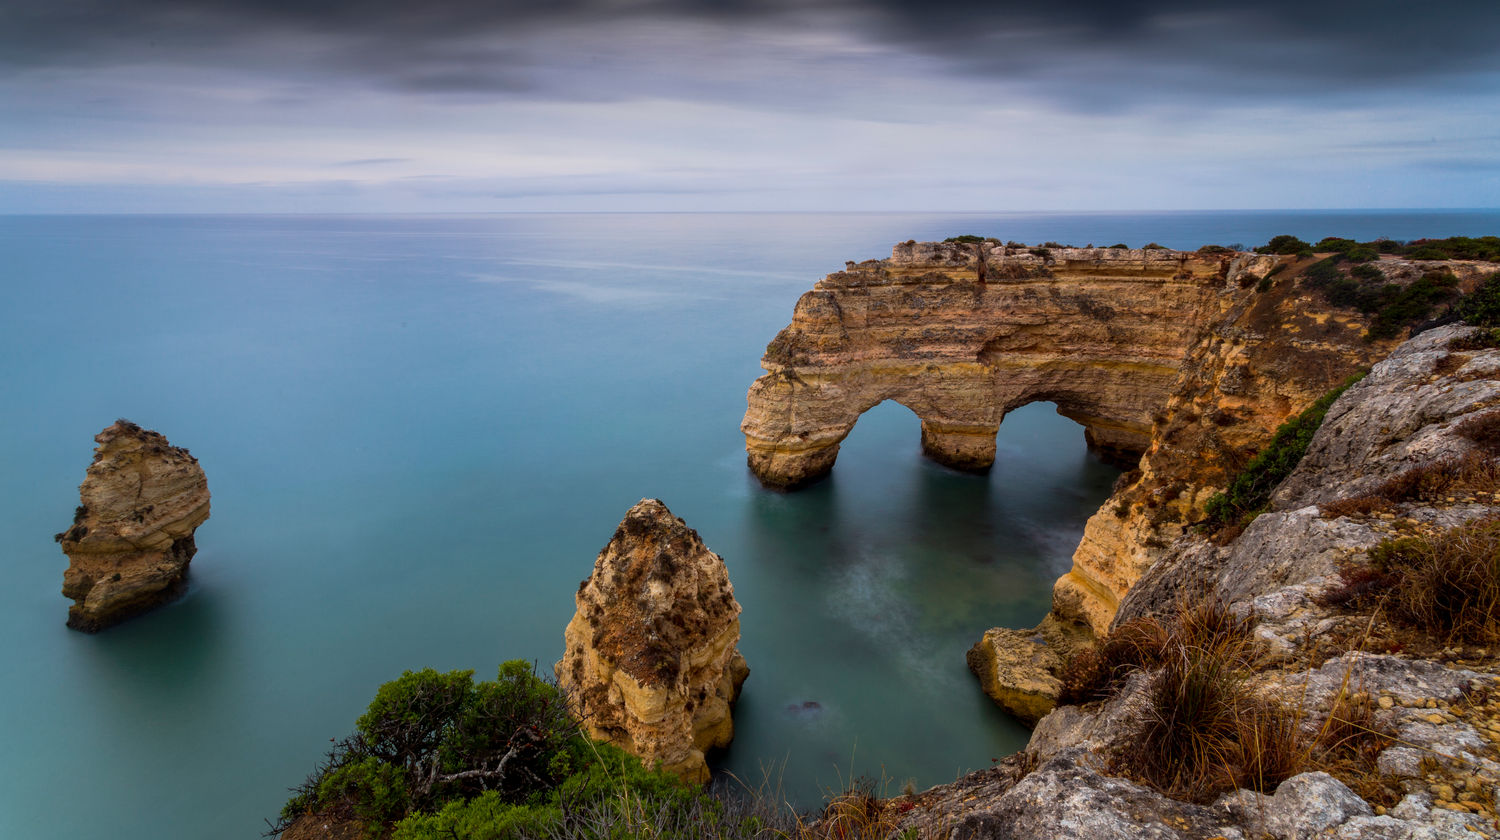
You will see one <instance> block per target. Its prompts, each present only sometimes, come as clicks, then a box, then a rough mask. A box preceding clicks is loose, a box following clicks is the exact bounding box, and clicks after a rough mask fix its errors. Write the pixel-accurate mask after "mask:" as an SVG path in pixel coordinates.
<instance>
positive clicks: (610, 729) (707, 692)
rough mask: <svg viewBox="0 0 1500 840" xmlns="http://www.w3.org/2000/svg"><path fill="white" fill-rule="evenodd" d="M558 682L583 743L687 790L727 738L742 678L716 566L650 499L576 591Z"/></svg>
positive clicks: (733, 608) (725, 576)
mask: <svg viewBox="0 0 1500 840" xmlns="http://www.w3.org/2000/svg"><path fill="white" fill-rule="evenodd" d="M575 600H576V602H577V604H578V611H577V612H576V613H575V614H574V616H573V620H572V621H571V622H569V623H568V629H567V631H566V633H565V635H564V641H565V642H566V651H565V653H564V654H563V658H562V661H560V662H558V663H557V668H556V670H557V680H558V684H559V685H560V686H562V688H563V690H564V691H566V692H567V693H568V694H569V696H570V697H572V698H573V701H574V702H575V703H576V704H577V705H578V712H579V714H580V715H581V717H582V719H583V720H584V721H585V724H586V725H587V726H588V729H589V734H590V735H592V736H593V737H595V738H598V739H600V740H604V741H608V742H610V743H612V744H615V745H617V746H619V747H620V748H622V749H624V750H626V751H627V752H630V753H632V754H633V755H636V756H639V757H640V758H641V759H642V760H643V761H645V762H646V763H647V764H648V765H651V764H654V763H655V762H658V761H659V762H661V766H662V769H664V770H667V771H669V772H671V773H675V774H677V775H678V776H679V777H681V778H682V779H683V780H685V781H688V782H692V783H702V782H706V781H708V776H709V773H708V765H707V764H706V763H705V762H704V758H703V755H704V752H705V751H707V750H709V749H712V748H714V747H726V746H728V745H729V742H730V740H731V739H732V738H733V737H734V721H733V720H732V719H731V717H730V708H731V706H732V705H733V703H734V701H735V699H736V698H737V697H738V696H739V692H740V685H741V684H742V683H744V681H745V677H747V676H749V674H750V668H749V666H747V665H746V664H745V659H744V657H742V656H740V653H739V651H738V650H737V649H736V648H735V645H736V644H737V643H738V642H739V638H740V619H739V616H740V605H739V602H737V601H736V600H735V599H734V587H733V586H731V585H730V583H729V572H728V570H727V569H725V567H724V559H723V558H721V557H720V556H719V555H717V554H715V553H713V552H712V551H710V550H709V549H708V547H707V546H705V545H704V544H703V540H702V539H700V538H699V537H698V532H697V531H694V530H693V529H692V528H689V527H688V526H687V524H686V523H684V522H683V521H682V520H681V519H678V518H677V517H676V516H673V515H672V512H671V511H670V510H668V509H667V506H666V505H664V504H662V502H661V501H660V500H658V499H642V500H641V501H640V502H639V503H637V504H636V505H635V506H634V507H632V508H631V509H630V512H629V513H626V514H625V518H624V519H623V520H621V522H620V526H619V527H618V528H617V529H615V534H614V536H613V537H612V538H610V541H609V544H608V545H606V546H605V547H604V550H603V551H600V552H599V556H598V558H597V559H596V560H595V561H594V572H593V574H592V575H590V576H589V577H588V578H587V579H586V580H584V581H583V582H582V583H581V584H580V585H579V587H578V594H577V596H576V598H575Z"/></svg>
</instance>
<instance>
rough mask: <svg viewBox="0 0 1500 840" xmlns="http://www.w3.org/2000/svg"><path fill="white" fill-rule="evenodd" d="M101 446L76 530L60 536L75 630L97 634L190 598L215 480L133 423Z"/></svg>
mask: <svg viewBox="0 0 1500 840" xmlns="http://www.w3.org/2000/svg"><path fill="white" fill-rule="evenodd" d="M94 440H95V442H97V443H98V444H99V445H98V447H97V448H95V450H94V462H93V463H92V464H90V465H89V469H88V474H87V475H86V476H85V477H84V479H83V484H81V485H79V487H78V496H79V502H80V503H79V505H78V510H77V512H76V513H75V514H74V517H73V525H72V527H70V528H68V530H66V531H64V532H62V533H61V534H58V535H57V541H58V542H59V543H61V544H62V550H63V553H64V554H67V555H68V560H69V563H68V570H67V571H66V572H64V573H63V590H62V591H63V594H64V595H66V596H67V597H69V598H72V599H73V601H74V602H75V603H74V604H73V606H71V607H69V608H68V626H69V627H72V628H73V629H75V630H83V631H85V632H88V633H94V632H97V631H99V630H103V629H104V628H106V627H109V626H110V625H113V624H118V623H119V622H121V621H124V620H125V619H127V618H131V617H132V616H136V615H140V614H141V613H143V612H146V611H148V610H151V609H153V608H155V607H157V606H159V605H161V604H164V603H166V602H168V601H170V600H172V599H173V598H175V597H177V596H178V595H180V594H182V590H183V587H184V583H185V580H186V576H187V567H188V562H189V561H191V560H192V559H193V554H194V553H196V552H197V550H198V549H197V546H196V545H194V543H193V532H194V531H196V530H197V528H198V526H199V525H201V524H203V521H204V520H206V519H208V513H209V510H208V508H209V496H208V480H207V479H206V478H205V477H204V475H203V469H202V468H201V467H199V466H198V459H197V458H194V457H193V456H192V455H191V454H189V453H188V451H187V450H186V449H183V448H182V447H179V446H173V445H171V444H170V443H168V442H167V439H166V438H165V437H163V436H161V435H160V434H158V433H156V432H153V431H150V430H147V429H142V428H141V427H140V426H137V425H136V424H134V423H131V422H129V421H127V420H118V421H116V422H115V424H114V425H112V426H110V427H109V428H107V429H105V430H104V431H102V432H100V433H99V434H97V435H95V436H94Z"/></svg>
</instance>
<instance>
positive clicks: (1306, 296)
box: [741, 240, 1493, 667]
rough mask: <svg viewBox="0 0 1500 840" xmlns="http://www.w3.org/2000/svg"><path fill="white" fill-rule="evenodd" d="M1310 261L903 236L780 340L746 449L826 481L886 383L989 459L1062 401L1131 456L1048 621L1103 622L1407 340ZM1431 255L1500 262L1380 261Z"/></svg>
mask: <svg viewBox="0 0 1500 840" xmlns="http://www.w3.org/2000/svg"><path fill="white" fill-rule="evenodd" d="M1313 262H1314V260H1312V259H1301V260H1299V259H1298V258H1295V257H1278V256H1270V255H1260V254H1251V253H1241V252H1233V251H1226V250H1224V249H1217V250H1213V249H1209V250H1205V251H1197V252H1182V251H1172V250H1167V249H1142V250H1135V249H1123V248H1026V247H1012V246H1007V245H1003V244H1001V243H999V242H996V241H994V240H986V241H984V242H980V243H956V242H944V243H931V242H924V243H918V242H907V243H904V244H901V245H897V246H896V247H895V248H894V249H893V251H892V255H891V257H890V259H886V260H870V261H866V262H863V263H858V264H856V263H848V264H847V265H846V268H845V270H844V271H841V272H835V273H833V274H830V275H828V276H827V277H825V278H824V279H823V280H821V281H820V282H818V283H817V284H816V285H815V286H814V288H813V290H812V291H810V292H807V293H806V294H804V295H803V296H802V298H801V299H800V300H799V301H798V302H797V305H796V309H795V310H794V313H793V317H792V323H791V324H790V325H789V326H788V327H786V329H784V330H782V331H781V333H780V334H778V335H777V336H776V338H775V339H774V340H773V341H772V342H771V343H770V345H769V346H768V347H767V348H766V353H765V356H764V357H763V358H762V360H761V366H762V367H763V368H765V370H766V374H765V375H764V376H762V377H761V378H760V379H758V380H756V381H755V383H754V384H753V385H752V386H751V388H750V391H749V395H748V408H747V410H746V412H745V418H744V422H743V423H742V426H741V429H742V430H743V431H744V433H745V446H746V451H747V459H748V463H749V466H750V469H751V470H752V471H753V472H754V473H755V475H756V476H757V477H759V478H760V480H761V481H762V482H763V483H765V484H766V485H767V486H771V487H777V488H782V489H794V488H796V487H799V486H802V485H805V484H807V483H809V482H811V481H816V480H817V479H818V478H821V477H822V476H824V475H826V474H827V473H828V472H829V471H830V470H831V469H832V468H833V464H834V461H835V459H836V458H837V455H838V447H839V442H840V441H842V440H843V438H844V437H845V436H847V435H848V434H849V432H850V430H852V429H853V427H854V424H855V421H856V420H857V419H858V418H859V415H860V414H861V413H863V412H864V411H866V410H868V409H870V408H871V407H873V406H875V405H877V404H879V403H880V402H882V401H884V400H887V399H891V400H896V401H897V402H899V403H901V404H902V405H905V406H907V407H908V408H910V409H911V410H912V411H913V412H914V413H916V414H917V416H918V417H919V418H920V419H921V422H922V433H921V434H922V447H923V451H924V452H925V453H926V454H927V455H928V456H929V457H931V458H933V459H934V460H936V461H938V462H939V463H943V464H946V465H948V466H952V467H956V468H959V469H966V470H980V471H982V470H986V469H989V468H990V467H991V466H992V465H993V463H994V457H995V433H996V431H997V430H998V429H999V425H1000V423H1001V422H1002V421H1003V419H1004V417H1005V414H1006V413H1007V412H1008V411H1010V410H1012V409H1015V408H1018V407H1020V406H1022V405H1025V404H1027V403H1030V402H1036V401H1050V402H1053V403H1055V404H1056V405H1057V410H1058V412H1059V413H1060V414H1062V415H1064V416H1066V417H1069V418H1071V419H1073V420H1075V421H1077V422H1078V423H1080V424H1081V425H1083V427H1084V430H1085V437H1086V439H1087V441H1088V443H1089V445H1090V447H1091V448H1093V449H1094V450H1095V451H1096V452H1099V453H1100V454H1101V455H1103V456H1105V457H1107V458H1110V459H1111V460H1114V461H1116V462H1117V463H1120V464H1122V465H1124V466H1128V467H1130V468H1131V470H1130V471H1129V472H1128V473H1127V474H1126V475H1125V476H1124V477H1123V478H1122V480H1121V482H1120V484H1119V485H1118V486H1117V488H1116V490H1115V492H1114V494H1113V495H1112V496H1111V498H1110V499H1109V500H1108V502H1106V503H1105V504H1104V505H1103V506H1102V507H1101V508H1100V509H1099V511H1098V512H1097V513H1096V514H1095V515H1094V516H1093V517H1091V518H1090V519H1089V521H1088V523H1087V526H1086V528H1085V532H1084V537H1083V539H1082V541H1081V542H1080V544H1079V546H1078V548H1077V550H1076V551H1075V553H1074V556H1073V563H1072V568H1071V569H1070V570H1069V572H1068V573H1067V574H1066V575H1065V576H1064V577H1063V578H1062V579H1060V580H1059V581H1058V583H1057V585H1056V587H1055V590H1054V598H1053V616H1052V621H1051V622H1050V623H1049V624H1048V625H1046V626H1044V627H1043V628H1040V629H1042V630H1044V631H1046V634H1047V635H1050V636H1052V637H1053V638H1054V639H1063V640H1068V639H1077V638H1085V639H1086V638H1087V637H1088V636H1090V635H1092V634H1096V633H1100V632H1102V631H1104V630H1105V629H1106V628H1107V627H1108V626H1109V624H1110V622H1111V620H1112V619H1113V617H1114V615H1115V611H1116V610H1117V609H1118V606H1119V603H1120V600H1121V599H1122V598H1123V597H1124V596H1125V594H1126V593H1127V592H1128V591H1129V590H1130V587H1131V585H1132V584H1133V582H1134V581H1135V580H1137V579H1138V578H1139V577H1140V576H1141V574H1142V573H1144V571H1145V570H1146V569H1147V568H1149V567H1150V566H1151V564H1152V563H1154V562H1155V561H1156V560H1157V559H1158V558H1159V557H1160V554H1161V551H1162V550H1163V549H1164V548H1165V546H1166V545H1168V544H1169V543H1170V542H1171V541H1172V540H1173V539H1175V538H1176V537H1177V536H1178V535H1179V534H1181V533H1182V531H1183V529H1184V527H1185V526H1187V525H1188V524H1190V523H1193V522H1196V521H1198V520H1199V519H1201V518H1202V513H1203V504H1204V502H1205V501H1206V500H1207V499H1208V497H1209V496H1210V495H1212V493H1214V492H1215V491H1217V490H1220V489H1222V488H1223V486H1224V485H1225V483H1226V482H1227V480H1228V478H1229V476H1231V475H1232V474H1233V473H1234V472H1235V471H1236V470H1238V469H1239V468H1240V467H1241V466H1243V465H1244V464H1245V462H1246V461H1247V460H1248V459H1249V458H1250V457H1251V456H1253V455H1254V453H1255V452H1257V451H1258V450H1259V449H1260V448H1261V447H1262V446H1264V445H1265V443H1266V442H1267V441H1268V440H1269V439H1270V437H1271V435H1272V433H1273V432H1274V430H1275V429H1276V427H1277V426H1278V425H1280V424H1281V423H1282V422H1283V421H1285V420H1286V419H1287V418H1289V417H1291V416H1293V415H1295V414H1297V413H1298V412H1299V411H1301V410H1302V409H1303V408H1304V407H1306V406H1307V405H1308V404H1309V403H1311V402H1312V401H1313V400H1315V399H1316V398H1318V397H1319V396H1321V395H1322V394H1324V393H1326V392H1327V391H1328V390H1329V389H1330V388H1332V387H1333V386H1335V385H1336V384H1338V383H1339V382H1341V381H1343V380H1344V379H1345V378H1346V377H1348V376H1349V375H1350V374H1352V373H1353V372H1354V371H1356V370H1359V369H1362V368H1366V367H1368V366H1369V365H1370V364H1371V363H1373V362H1374V361H1376V360H1378V359H1380V358H1382V357H1383V356H1384V355H1385V354H1386V353H1387V352H1389V351H1390V349H1391V347H1393V346H1394V344H1395V341H1394V340H1386V341H1371V340H1369V339H1368V338H1367V329H1368V327H1369V325H1370V323H1371V319H1370V318H1369V317H1368V316H1366V315H1362V314H1361V313H1360V312H1358V311H1356V310H1352V309H1348V308H1343V307H1339V306H1335V305H1331V304H1329V303H1328V302H1327V301H1326V300H1325V299H1324V298H1323V297H1322V296H1320V295H1319V294H1317V293H1316V292H1314V291H1313V290H1311V289H1309V288H1308V287H1307V286H1306V285H1305V284H1304V283H1301V282H1299V281H1297V280H1296V279H1295V278H1296V276H1297V275H1298V274H1299V273H1300V272H1301V271H1302V270H1303V269H1305V268H1307V267H1308V266H1309V265H1311V264H1312V263H1313ZM1434 267H1437V268H1441V269H1443V270H1445V271H1451V272H1453V273H1454V275H1455V276H1456V278H1457V281H1458V283H1459V284H1460V285H1468V286H1472V284H1473V283H1474V282H1475V280H1476V278H1477V277H1478V276H1480V275H1481V274H1482V273H1484V272H1486V271H1489V270H1492V269H1493V267H1492V266H1488V265H1486V264H1482V263H1467V262H1459V261H1453V262H1430V261H1427V262H1424V261H1415V262H1414V261H1408V260H1397V259H1385V260H1381V261H1380V262H1379V263H1378V271H1379V272H1380V274H1381V275H1383V276H1384V277H1385V278H1387V279H1388V280H1390V281H1391V282H1393V283H1398V284H1399V283H1411V282H1413V281H1414V280H1415V279H1416V278H1417V277H1420V276H1421V275H1422V274H1423V273H1424V272H1426V271H1428V270H1430V269H1432V268H1434ZM1029 656H1030V654H1026V656H1025V657H1023V658H1028V657H1029ZM985 667H988V666H985Z"/></svg>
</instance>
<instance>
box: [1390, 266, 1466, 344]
mask: <svg viewBox="0 0 1500 840" xmlns="http://www.w3.org/2000/svg"><path fill="white" fill-rule="evenodd" d="M1457 285H1458V278H1456V277H1454V276H1453V273H1452V272H1448V271H1429V272H1428V273H1426V274H1424V275H1422V276H1421V277H1420V278H1418V279H1417V280H1416V281H1414V282H1412V283H1409V284H1407V285H1406V286H1397V285H1395V284H1394V283H1392V284H1387V285H1385V286H1382V287H1380V288H1379V289H1378V290H1377V291H1376V294H1377V303H1376V304H1375V321H1374V323H1372V324H1370V331H1369V333H1368V337H1369V338H1372V339H1381V338H1395V337H1396V336H1397V335H1400V333H1401V331H1402V330H1403V329H1405V328H1406V327H1407V326H1408V325H1410V324H1413V323H1416V322H1417V321H1421V320H1423V319H1424V318H1426V317H1427V316H1428V315H1429V314H1431V313H1432V309H1433V307H1434V306H1436V305H1437V304H1438V303H1441V302H1442V301H1444V300H1447V299H1449V298H1451V297H1453V296H1454V295H1455V294H1456V293H1457V292H1456V287H1457Z"/></svg>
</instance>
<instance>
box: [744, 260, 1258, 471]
mask: <svg viewBox="0 0 1500 840" xmlns="http://www.w3.org/2000/svg"><path fill="white" fill-rule="evenodd" d="M1278 259H1279V258H1277V257H1267V256H1261V255H1256V254H1236V253H1228V254H1217V253H1215V254H1208V253H1198V252H1193V253H1187V252H1180V251H1169V250H1165V249H1149V250H1132V249H1125V248H1118V249H1114V248H1051V249H1048V248H1035V249H1028V248H1024V247H1008V246H1006V245H1003V244H1000V243H999V242H995V241H986V242H983V243H977V244H963V243H933V242H922V243H918V242H908V243H905V244H902V245H897V246H896V247H895V249H894V250H893V252H892V254H891V258H890V259H888V260H870V261H867V262H863V263H859V264H855V263H849V264H848V266H847V268H846V269H845V270H844V271H841V272H835V273H833V274H830V275H828V276H827V277H825V278H824V279H823V280H821V281H820V282H819V283H818V284H817V285H816V286H814V288H813V290H812V291H810V292H808V293H807V294H805V295H803V296H802V299H801V300H799V301H798V302H797V306H796V309H795V311H794V313H793V316H792V323H791V325H790V326H788V327H787V328H786V329H784V330H782V331H781V333H780V334H779V335H777V336H776V338H775V340H773V341H772V342H771V343H770V345H769V346H768V347H767V348H766V354H765V356H764V358H762V360H761V366H762V367H763V368H765V369H766V375H764V376H762V377H761V378H760V379H758V380H756V382H755V384H754V385H753V386H752V387H751V388H750V393H749V407H748V410H747V411H746V413H745V419H744V423H743V424H742V426H741V428H742V430H743V431H744V433H745V446H746V450H747V452H748V460H749V464H750V469H751V470H752V471H753V472H754V473H755V474H756V476H758V477H759V478H760V479H761V481H762V482H764V483H765V484H767V485H768V486H773V487H780V488H794V487H797V486H800V485H803V484H806V483H808V482H811V481H815V480H817V479H818V478H821V477H822V476H824V475H826V474H827V473H828V471H829V470H831V469H832V467H833V463H834V460H835V458H836V457H837V455H838V447H839V442H840V441H842V440H843V439H844V437H845V436H847V435H848V434H849V432H850V430H851V429H853V427H854V423H855V421H856V420H857V419H858V418H859V415H860V414H862V413H863V412H865V411H867V410H869V409H870V408H872V407H873V406H875V405H877V404H879V403H881V402H883V401H885V400H895V401H897V402H899V403H901V404H902V405H905V406H906V407H908V408H910V409H911V410H912V411H913V412H915V413H916V414H917V416H918V417H919V418H920V419H921V421H922V448H923V451H924V452H925V453H926V454H927V455H928V456H930V457H932V458H933V459H934V460H937V461H938V462H940V463H943V464H946V465H948V466H951V467H956V468H959V469H964V470H986V469H989V468H990V466H991V465H992V464H993V463H994V460H995V432H996V430H997V429H998V428H999V426H1000V423H1001V421H1002V420H1003V419H1004V417H1005V414H1006V412H1008V411H1010V410H1012V409H1015V408H1019V407H1020V406H1023V405H1025V404H1027V403H1031V402H1036V401H1039V400H1046V401H1051V402H1054V403H1056V404H1057V410H1058V411H1059V412H1060V413H1061V414H1063V415H1065V416H1067V417H1070V418H1072V419H1074V420H1076V421H1078V422H1079V423H1080V424H1082V425H1083V427H1084V429H1085V433H1086V436H1087V439H1088V441H1089V444H1090V445H1091V446H1092V447H1093V448H1094V449H1095V450H1096V451H1099V452H1101V453H1103V454H1105V455H1107V456H1110V457H1113V458H1115V459H1117V460H1120V461H1122V462H1125V463H1133V462H1134V461H1135V460H1136V459H1137V458H1138V456H1139V455H1140V453H1141V452H1143V451H1144V450H1145V449H1146V448H1147V447H1148V445H1149V444H1150V442H1151V425H1152V415H1153V413H1154V412H1156V411H1157V410H1159V409H1160V408H1161V407H1162V406H1163V405H1164V404H1165V403H1166V401H1167V397H1168V394H1169V393H1170V392H1171V390H1172V388H1173V385H1174V383H1175V382H1176V381H1177V379H1178V376H1179V373H1180V369H1181V366H1182V364H1183V360H1184V358H1185V357H1186V356H1187V353H1188V350H1189V349H1190V348H1191V347H1192V346H1193V345H1194V343H1195V342H1196V341H1197V340H1198V339H1199V337H1200V336H1201V334H1202V333H1203V332H1204V330H1205V329H1207V328H1208V327H1209V325H1210V324H1212V323H1214V322H1216V321H1217V320H1219V319H1220V318H1221V317H1222V311H1223V310H1224V308H1225V307H1226V306H1227V305H1229V303H1230V300H1231V299H1232V298H1233V297H1234V295H1233V294H1232V293H1233V292H1238V291H1240V290H1241V286H1242V285H1244V284H1246V283H1253V282H1254V281H1258V280H1259V279H1260V278H1261V277H1263V276H1264V275H1265V274H1267V273H1268V272H1270V271H1271V270H1272V268H1273V267H1274V266H1275V265H1276V263H1277V260H1278ZM1226 295H1227V296H1228V297H1226Z"/></svg>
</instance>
